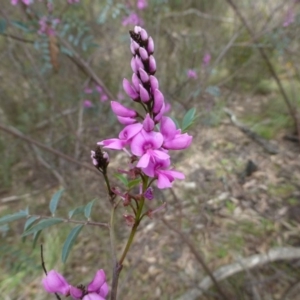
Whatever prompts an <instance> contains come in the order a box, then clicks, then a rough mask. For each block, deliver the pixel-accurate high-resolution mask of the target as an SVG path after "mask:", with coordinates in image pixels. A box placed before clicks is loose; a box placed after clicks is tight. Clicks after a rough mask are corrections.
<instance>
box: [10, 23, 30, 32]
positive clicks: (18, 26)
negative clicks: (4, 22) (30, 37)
mask: <svg viewBox="0 0 300 300" xmlns="http://www.w3.org/2000/svg"><path fill="white" fill-rule="evenodd" d="M10 23H11V24H12V25H14V26H15V27H17V28H19V29H21V30H23V31H25V32H30V30H29V28H28V27H27V25H26V24H25V23H23V22H20V21H10Z"/></svg>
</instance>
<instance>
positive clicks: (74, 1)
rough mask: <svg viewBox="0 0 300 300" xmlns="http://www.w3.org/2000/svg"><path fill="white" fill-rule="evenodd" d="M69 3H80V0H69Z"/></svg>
mask: <svg viewBox="0 0 300 300" xmlns="http://www.w3.org/2000/svg"><path fill="white" fill-rule="evenodd" d="M68 3H69V4H74V3H79V0H68Z"/></svg>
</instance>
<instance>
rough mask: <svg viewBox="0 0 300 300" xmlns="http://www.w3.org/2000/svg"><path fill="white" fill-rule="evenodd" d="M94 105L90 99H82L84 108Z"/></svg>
mask: <svg viewBox="0 0 300 300" xmlns="http://www.w3.org/2000/svg"><path fill="white" fill-rule="evenodd" d="M93 106H94V105H93V103H92V102H91V101H90V100H84V101H83V107H84V108H91V107H93Z"/></svg>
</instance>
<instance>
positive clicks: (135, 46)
mask: <svg viewBox="0 0 300 300" xmlns="http://www.w3.org/2000/svg"><path fill="white" fill-rule="evenodd" d="M139 48H140V46H139V44H138V43H137V42H136V41H134V40H133V39H131V43H130V51H131V53H132V55H135V54H136V53H137V52H138V50H139Z"/></svg>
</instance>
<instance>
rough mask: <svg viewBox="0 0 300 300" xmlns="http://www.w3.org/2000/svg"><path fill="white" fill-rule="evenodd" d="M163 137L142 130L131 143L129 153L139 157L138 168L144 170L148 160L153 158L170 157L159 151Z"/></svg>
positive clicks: (157, 133) (153, 132)
mask: <svg viewBox="0 0 300 300" xmlns="http://www.w3.org/2000/svg"><path fill="white" fill-rule="evenodd" d="M163 140H164V139H163V136H162V134H160V133H159V132H155V131H151V132H147V131H145V130H144V129H142V130H141V131H140V132H139V133H138V134H137V135H136V136H135V137H134V138H133V140H132V142H131V145H130V146H131V152H132V153H133V154H134V155H137V156H139V157H140V160H139V162H138V164H137V165H136V166H137V167H138V168H145V167H147V166H148V164H149V163H150V160H154V159H155V158H160V159H168V158H169V157H170V156H169V155H168V154H167V153H165V152H163V151H161V150H159V149H160V147H161V146H162V143H163Z"/></svg>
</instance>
